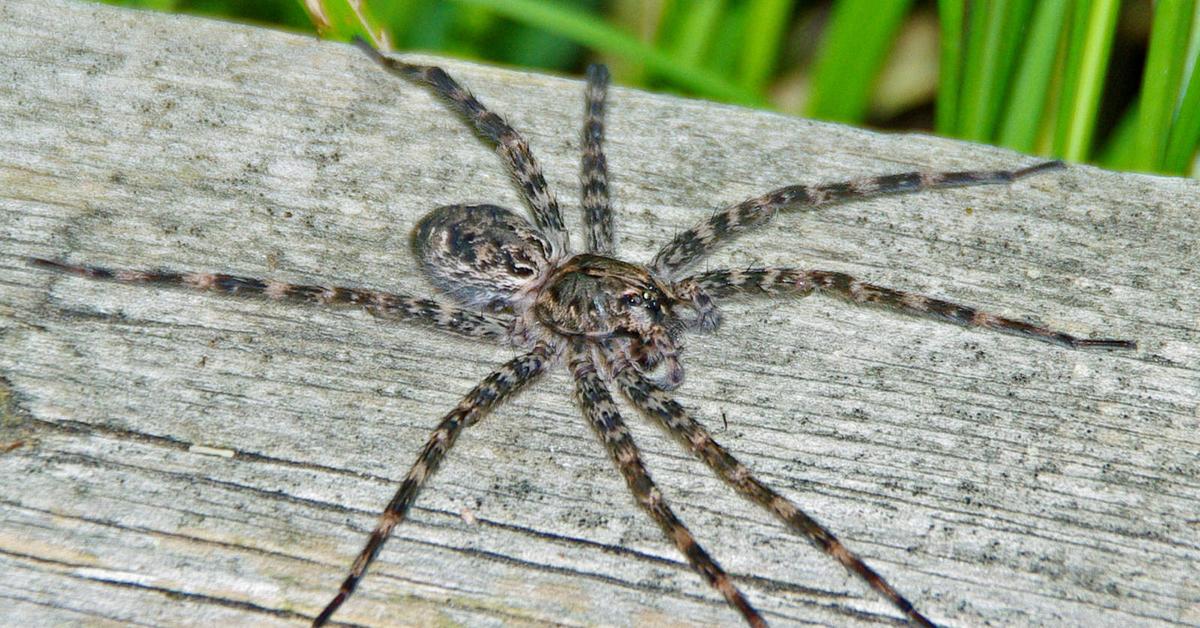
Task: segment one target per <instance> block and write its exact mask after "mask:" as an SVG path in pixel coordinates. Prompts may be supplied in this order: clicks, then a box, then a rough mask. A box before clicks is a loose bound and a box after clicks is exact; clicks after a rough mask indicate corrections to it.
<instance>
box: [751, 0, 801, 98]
mask: <svg viewBox="0 0 1200 628" xmlns="http://www.w3.org/2000/svg"><path fill="white" fill-rule="evenodd" d="M791 11H792V2H791V1H790V0H753V1H752V2H751V3H750V9H749V13H748V14H747V17H748V19H747V20H746V31H745V33H744V36H743V37H744V38H743V40H742V55H741V63H740V64H739V65H740V68H739V70H740V71H739V74H740V79H741V80H740V83H741V84H742V87H745V88H746V89H748V90H751V91H753V92H755V93H761V92H762V91H763V89H764V88H765V87H766V84H767V81H768V79H770V78H771V73H772V72H773V71H774V70H775V61H776V59H778V58H779V45H780V42H781V41H782V40H783V32H784V29H786V28H787V25H788V15H789V14H790V13H791Z"/></svg>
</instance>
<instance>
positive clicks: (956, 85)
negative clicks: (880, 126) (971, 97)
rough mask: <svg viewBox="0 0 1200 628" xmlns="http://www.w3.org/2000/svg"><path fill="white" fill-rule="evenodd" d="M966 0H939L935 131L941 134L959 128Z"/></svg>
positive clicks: (953, 132)
mask: <svg viewBox="0 0 1200 628" xmlns="http://www.w3.org/2000/svg"><path fill="white" fill-rule="evenodd" d="M965 18H966V8H965V6H964V4H963V0H938V25H939V27H940V28H941V30H942V35H941V54H940V55H939V57H938V59H939V61H938V63H939V65H938V89H937V109H936V112H935V114H934V116H935V117H934V130H936V131H937V132H938V133H941V134H942V135H953V134H955V133H956V132H957V131H958V116H959V113H960V112H959V108H958V102H959V94H960V90H961V89H962V80H961V77H962V50H963V19H965Z"/></svg>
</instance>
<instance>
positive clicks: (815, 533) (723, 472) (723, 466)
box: [613, 364, 934, 626]
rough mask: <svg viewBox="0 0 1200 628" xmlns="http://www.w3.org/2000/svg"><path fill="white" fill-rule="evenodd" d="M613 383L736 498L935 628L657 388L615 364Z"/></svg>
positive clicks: (916, 619)
mask: <svg viewBox="0 0 1200 628" xmlns="http://www.w3.org/2000/svg"><path fill="white" fill-rule="evenodd" d="M613 366H614V368H615V370H616V374H615V375H616V382H617V385H618V386H619V387H620V388H621V392H622V393H623V394H624V395H625V397H626V398H627V399H629V401H630V402H631V403H632V404H633V405H634V407H636V408H637V409H638V410H640V411H641V412H642V413H644V414H647V415H649V416H652V417H654V418H655V419H658V421H659V423H661V424H662V425H663V426H664V427H666V429H667V430H668V431H670V432H671V434H673V435H674V436H675V437H676V438H678V439H679V440H680V441H681V442H683V444H684V445H686V446H687V448H688V449H690V450H691V452H692V453H693V454H695V455H696V457H697V458H700V459H701V460H703V461H704V462H705V463H706V464H708V466H709V467H710V468H712V470H713V471H714V472H715V473H716V474H717V475H718V476H720V477H721V479H723V480H725V481H726V482H728V483H729V484H730V485H731V486H733V487H734V488H735V489H737V491H738V492H739V493H741V494H742V495H745V496H746V497H748V498H750V499H751V500H753V501H754V502H755V503H757V504H758V505H760V506H762V507H763V508H766V509H767V510H769V511H771V512H772V513H774V514H775V516H777V517H779V518H780V519H782V520H783V521H784V523H786V524H787V525H788V527H790V528H791V529H792V530H794V531H795V532H797V533H798V534H800V535H802V536H804V537H806V538H807V539H808V540H809V541H811V542H812V543H813V544H814V545H816V546H817V547H819V548H820V549H821V550H823V551H824V552H825V553H826V554H829V555H830V556H832V557H833V558H834V559H835V560H837V561H838V562H839V563H841V564H842V566H844V567H845V568H846V569H848V570H849V571H850V572H852V573H854V574H855V575H857V576H858V577H859V578H862V580H863V581H864V582H866V583H867V584H868V585H869V586H870V587H871V588H872V589H875V590H876V591H878V592H879V593H880V594H881V595H883V596H884V597H885V598H887V599H888V601H890V602H891V603H892V605H894V606H895V607H896V608H897V609H899V610H900V612H901V613H904V616H905V617H907V618H908V620H909V621H910V622H911V623H913V624H915V625H918V626H933V625H934V624H933V622H931V621H929V619H927V618H926V617H925V616H924V615H922V614H921V613H920V612H918V611H917V610H916V609H915V608H913V605H912V603H910V602H909V601H908V600H907V599H905V598H904V596H902V595H900V594H899V593H898V592H897V591H896V590H895V589H894V588H892V585H890V584H888V582H887V581H886V580H884V579H883V576H881V575H879V574H878V573H877V572H876V571H875V570H874V569H871V568H870V567H868V566H867V564H866V563H864V562H863V560H862V559H861V558H859V557H858V555H857V554H855V553H854V552H851V551H850V550H848V549H846V546H844V545H842V542H841V541H839V540H838V539H837V537H836V536H834V535H833V533H832V532H830V531H829V530H828V529H827V528H825V526H822V525H821V524H820V523H818V522H817V521H816V520H815V519H813V518H812V517H810V516H809V515H808V514H806V513H805V512H804V511H803V510H801V509H800V507H799V506H797V505H796V504H794V503H792V501H791V500H789V499H788V498H786V497H784V496H782V495H780V494H779V493H777V492H775V491H774V489H772V488H771V487H769V486H767V485H766V484H763V483H762V482H761V481H759V480H758V478H756V477H754V475H753V474H751V473H750V469H748V468H747V467H746V466H745V465H743V464H742V463H741V462H740V461H738V459H737V458H734V457H733V455H732V454H730V453H729V451H727V450H726V449H725V448H724V447H722V446H721V445H720V444H719V443H717V442H716V441H715V440H713V438H712V436H711V435H710V434H709V433H708V430H706V429H704V426H702V425H700V424H699V423H697V422H696V420H695V419H693V418H692V417H691V416H690V415H689V414H688V412H687V410H685V409H684V408H683V406H681V405H679V403H678V402H676V401H675V400H674V399H672V398H671V397H670V395H668V394H667V393H666V391H664V390H662V389H661V388H659V387H657V386H655V385H654V384H652V383H651V382H649V381H648V380H646V379H645V378H643V377H642V376H641V375H639V374H638V373H637V372H636V371H634V370H633V368H631V367H630V366H628V365H624V366H622V365H619V364H614V365H613Z"/></svg>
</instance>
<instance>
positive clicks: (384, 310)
mask: <svg viewBox="0 0 1200 628" xmlns="http://www.w3.org/2000/svg"><path fill="white" fill-rule="evenodd" d="M29 263H30V264H33V265H34V266H38V267H40V268H47V269H50V270H55V271H59V272H63V273H68V274H71V275H77V276H80V277H87V278H89V279H103V280H108V281H116V282H120V283H127V284H147V285H159V286H163V285H166V286H179V287H183V288H191V289H193V290H202V291H208V292H219V293H224V294H232V295H238V296H242V295H253V296H259V297H265V298H267V299H272V300H288V301H295V302H300V303H317V304H322V305H335V304H345V305H354V306H358V307H361V308H363V309H365V310H367V311H368V312H370V313H372V314H374V315H376V316H379V317H382V318H390V319H399V320H412V321H418V322H422V323H426V324H429V325H432V326H434V327H437V328H439V329H444V330H446V331H450V332H454V333H456V334H460V335H463V336H468V337H472V338H495V339H505V338H508V337H509V330H510V328H511V326H512V324H513V318H512V317H510V316H501V315H497V314H485V313H481V312H474V311H471V310H468V309H463V308H460V307H457V306H454V305H450V304H447V303H442V302H440V301H435V300H433V299H420V298H417V297H412V296H408V295H404V294H396V293H391V292H380V291H378V290H365V289H362V288H343V287H338V286H311V285H302V284H292V283H285V282H282V281H267V280H262V279H254V278H252V277H238V276H235V275H224V274H217V273H195V272H179V271H170V270H153V271H147V270H129V269H115V268H104V267H101V266H89V265H82V264H64V263H62V262H55V261H53V260H48V259H41V258H36V257H32V258H29Z"/></svg>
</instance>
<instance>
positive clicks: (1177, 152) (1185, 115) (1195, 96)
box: [1163, 55, 1200, 174]
mask: <svg viewBox="0 0 1200 628" xmlns="http://www.w3.org/2000/svg"><path fill="white" fill-rule="evenodd" d="M1198 148H1200V59H1197V58H1196V57H1195V56H1194V55H1193V57H1192V75H1191V77H1189V78H1188V82H1187V90H1186V91H1184V94H1183V101H1182V102H1181V103H1180V104H1179V115H1178V117H1176V118H1175V124H1174V125H1173V126H1172V127H1171V137H1170V139H1169V140H1168V141H1167V155H1166V159H1165V160H1164V161H1163V170H1164V171H1166V172H1173V173H1176V174H1187V173H1188V171H1189V170H1190V169H1191V167H1192V161H1193V159H1195V156H1196V150H1197V149H1198Z"/></svg>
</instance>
